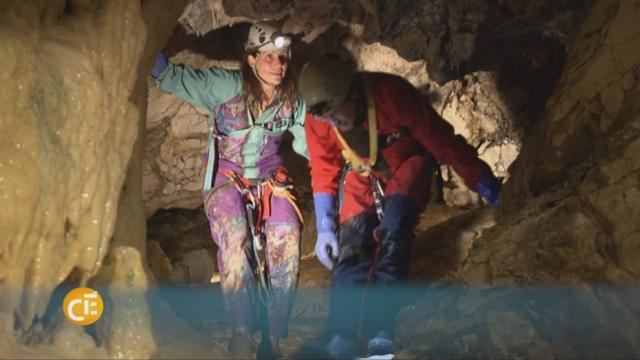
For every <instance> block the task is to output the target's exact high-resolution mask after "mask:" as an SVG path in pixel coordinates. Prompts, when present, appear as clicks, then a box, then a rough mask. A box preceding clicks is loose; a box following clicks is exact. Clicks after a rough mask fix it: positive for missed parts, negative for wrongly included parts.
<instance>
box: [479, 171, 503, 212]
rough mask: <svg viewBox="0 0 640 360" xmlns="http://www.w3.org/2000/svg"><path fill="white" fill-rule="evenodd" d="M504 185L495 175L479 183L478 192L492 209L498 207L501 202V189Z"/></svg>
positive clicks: (486, 177)
mask: <svg viewBox="0 0 640 360" xmlns="http://www.w3.org/2000/svg"><path fill="white" fill-rule="evenodd" d="M501 187H502V184H501V183H500V181H499V180H498V179H496V178H495V177H494V176H493V175H487V176H485V177H483V178H482V180H480V181H478V185H476V192H477V193H478V194H480V196H482V197H483V198H484V199H485V200H486V201H487V202H488V203H489V205H491V206H492V207H496V206H498V203H499V201H500V188H501Z"/></svg>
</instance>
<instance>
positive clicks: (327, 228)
mask: <svg viewBox="0 0 640 360" xmlns="http://www.w3.org/2000/svg"><path fill="white" fill-rule="evenodd" d="M313 204H314V207H315V210H316V229H317V230H318V239H317V240H316V246H315V252H316V258H318V261H320V263H322V265H324V267H326V268H327V269H329V271H331V270H332V269H333V262H334V259H335V258H337V257H338V253H339V251H340V250H339V246H338V238H337V237H336V233H335V218H336V197H335V196H333V195H331V194H327V193H316V194H314V195H313Z"/></svg>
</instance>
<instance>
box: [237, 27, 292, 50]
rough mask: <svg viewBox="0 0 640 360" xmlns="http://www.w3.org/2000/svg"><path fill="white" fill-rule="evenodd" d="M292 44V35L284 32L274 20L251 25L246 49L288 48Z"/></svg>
mask: <svg viewBox="0 0 640 360" xmlns="http://www.w3.org/2000/svg"><path fill="white" fill-rule="evenodd" d="M290 45H291V37H289V36H287V35H286V34H283V33H282V32H281V30H280V27H279V26H278V25H277V24H276V23H274V22H258V23H255V24H253V25H251V28H250V29H249V35H248V36H247V42H245V44H244V50H245V51H274V50H286V49H289V46H290Z"/></svg>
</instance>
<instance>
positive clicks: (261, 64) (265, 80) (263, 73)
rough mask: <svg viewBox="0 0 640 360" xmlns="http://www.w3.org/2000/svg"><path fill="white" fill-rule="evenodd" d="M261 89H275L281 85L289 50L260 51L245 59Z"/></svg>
mask: <svg viewBox="0 0 640 360" xmlns="http://www.w3.org/2000/svg"><path fill="white" fill-rule="evenodd" d="M247 61H248V63H249V66H251V67H252V68H253V70H254V73H255V74H256V77H257V78H258V80H260V83H261V84H262V86H263V87H267V88H269V87H276V86H278V85H280V84H281V83H282V80H283V79H284V76H285V74H286V73H287V67H288V66H289V49H283V50H273V51H260V52H258V53H257V54H256V55H255V56H254V55H251V54H249V55H248V57H247Z"/></svg>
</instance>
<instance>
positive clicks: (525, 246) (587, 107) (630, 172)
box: [456, 1, 640, 284]
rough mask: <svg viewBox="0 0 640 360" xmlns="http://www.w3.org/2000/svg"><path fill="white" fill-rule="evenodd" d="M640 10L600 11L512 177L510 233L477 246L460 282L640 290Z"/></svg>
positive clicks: (632, 4)
mask: <svg viewBox="0 0 640 360" xmlns="http://www.w3.org/2000/svg"><path fill="white" fill-rule="evenodd" d="M639 11H640V7H639V3H638V2H637V1H619V2H615V1H613V2H601V3H598V4H597V5H596V7H595V8H594V10H593V12H592V14H591V16H590V18H589V20H588V21H587V22H586V23H585V26H584V27H583V28H582V31H581V33H580V36H579V37H578V38H577V39H576V42H575V44H574V45H573V47H572V48H571V51H570V53H569V57H568V63H567V66H566V67H565V70H564V72H563V74H562V77H561V80H560V82H559V84H558V85H557V86H556V88H555V90H554V94H553V96H552V97H551V99H550V101H549V102H548V103H547V106H546V111H545V114H544V116H543V118H542V121H540V122H538V123H537V124H536V125H534V126H533V128H531V129H530V130H529V132H528V133H527V136H526V138H525V141H524V144H523V147H522V152H521V156H520V157H519V158H518V159H517V160H516V161H515V163H514V164H513V166H512V168H511V169H510V173H511V180H510V181H509V182H508V183H507V184H506V187H505V189H504V192H503V196H502V199H503V201H502V206H501V208H500V212H499V215H500V216H499V219H498V220H499V222H500V223H502V224H504V225H505V226H504V227H503V228H500V229H496V230H495V232H494V233H493V234H492V236H490V237H487V238H486V239H484V240H483V241H481V242H480V243H479V244H478V247H477V249H476V250H475V251H474V255H473V256H472V257H471V258H470V259H469V261H468V263H467V264H466V265H465V267H464V268H463V269H462V270H461V271H460V272H459V274H458V275H457V276H456V278H457V279H460V280H464V281H472V282H481V283H483V282H489V283H502V282H504V281H506V282H513V281H517V280H518V279H519V280H523V281H527V282H543V283H549V282H565V281H605V282H608V283H615V284H626V283H636V282H637V279H638V278H639V275H640V268H639V267H638V262H637V259H638V256H640V241H639V239H640V238H639V237H638V233H639V232H640V228H639V223H638V221H637V219H640V213H639V210H638V209H640V190H639V189H640V182H639V179H640V177H639V175H638V170H639V169H640V157H639V156H638V150H639V149H640V148H639V146H640V131H639V128H640V117H639V115H638V104H637V101H636V99H637V98H638V96H637V95H638V92H639V91H640V90H639V89H640V83H639V81H638V80H639V75H640V47H638V46H637V45H638V43H640V29H639V28H638V27H637V26H634V21H635V20H634V19H635V17H636V16H637V15H638V14H639ZM496 254H498V255H499V256H496Z"/></svg>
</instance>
